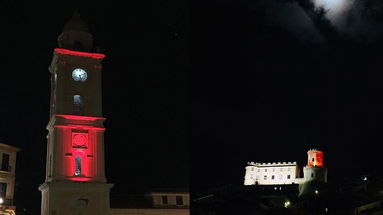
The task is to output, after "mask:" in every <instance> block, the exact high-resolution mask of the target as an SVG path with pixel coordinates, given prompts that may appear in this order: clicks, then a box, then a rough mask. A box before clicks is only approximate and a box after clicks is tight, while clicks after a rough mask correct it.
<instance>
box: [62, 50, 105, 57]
mask: <svg viewBox="0 0 383 215" xmlns="http://www.w3.org/2000/svg"><path fill="white" fill-rule="evenodd" d="M55 53H57V54H63V55H74V56H79V57H87V58H94V59H104V58H105V54H102V53H92V52H80V51H73V50H69V49H63V48H55Z"/></svg>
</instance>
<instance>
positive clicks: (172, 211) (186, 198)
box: [110, 191, 190, 215]
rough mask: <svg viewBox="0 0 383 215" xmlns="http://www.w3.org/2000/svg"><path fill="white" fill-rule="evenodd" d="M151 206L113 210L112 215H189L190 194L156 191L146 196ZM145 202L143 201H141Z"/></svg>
mask: <svg viewBox="0 0 383 215" xmlns="http://www.w3.org/2000/svg"><path fill="white" fill-rule="evenodd" d="M145 198H146V199H149V204H147V205H146V206H141V207H129V208H111V209H110V215H189V214H190V211H189V210H190V195H189V192H179V191H178V192H174V191H156V192H150V193H148V194H147V195H146V196H145ZM141 202H143V201H141Z"/></svg>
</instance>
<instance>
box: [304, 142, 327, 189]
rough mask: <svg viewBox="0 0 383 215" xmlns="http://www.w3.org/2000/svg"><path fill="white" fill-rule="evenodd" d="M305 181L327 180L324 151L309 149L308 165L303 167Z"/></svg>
mask: <svg viewBox="0 0 383 215" xmlns="http://www.w3.org/2000/svg"><path fill="white" fill-rule="evenodd" d="M303 175H304V181H305V182H309V181H316V182H327V168H326V167H324V166H323V152H322V151H320V150H316V149H310V150H308V151H307V166H305V167H303Z"/></svg>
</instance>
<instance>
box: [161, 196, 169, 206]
mask: <svg viewBox="0 0 383 215" xmlns="http://www.w3.org/2000/svg"><path fill="white" fill-rule="evenodd" d="M162 204H163V205H167V204H168V196H162Z"/></svg>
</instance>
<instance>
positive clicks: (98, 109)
mask: <svg viewBox="0 0 383 215" xmlns="http://www.w3.org/2000/svg"><path fill="white" fill-rule="evenodd" d="M58 46H59V48H56V49H55V50H54V52H53V60H52V63H51V65H50V67H49V71H50V73H51V108H50V121H49V123H48V125H47V129H48V131H49V132H48V136H47V138H48V144H47V162H46V163H47V165H46V177H45V183H44V184H42V185H41V186H40V187H39V190H40V191H41V192H42V203H41V205H42V207H41V214H42V215H48V214H49V215H50V214H55V215H68V214H73V215H74V214H82V215H105V214H108V213H109V192H110V188H111V187H112V186H113V185H112V184H107V183H106V178H105V170H104V169H105V168H104V141H103V139H104V131H105V129H104V126H103V122H104V120H105V118H103V117H102V105H101V61H102V59H103V58H104V57H105V55H104V54H100V53H93V52H92V50H93V36H92V35H91V34H90V33H89V31H88V28H87V26H86V25H85V24H84V22H83V21H82V20H81V19H80V16H79V14H78V13H76V12H75V14H74V15H73V17H72V18H71V19H70V20H69V22H68V23H67V24H66V25H65V27H64V29H63V33H61V34H60V35H59V37H58Z"/></svg>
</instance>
